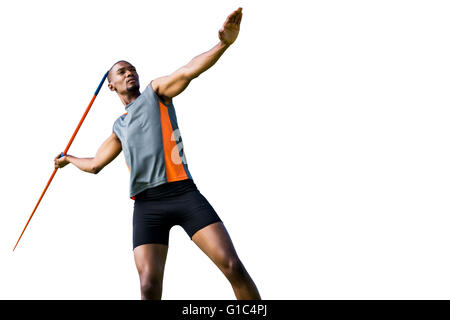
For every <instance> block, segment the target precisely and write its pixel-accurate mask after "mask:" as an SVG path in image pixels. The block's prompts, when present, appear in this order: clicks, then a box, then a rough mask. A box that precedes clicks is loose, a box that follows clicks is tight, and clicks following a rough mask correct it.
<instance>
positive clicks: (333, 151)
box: [0, 0, 450, 299]
mask: <svg viewBox="0 0 450 320" xmlns="http://www.w3.org/2000/svg"><path fill="white" fill-rule="evenodd" d="M239 6H241V7H243V19H242V23H241V33H240V35H239V38H238V39H237V41H236V42H235V44H234V45H233V46H232V47H231V48H230V49H229V50H228V51H227V52H226V53H225V54H224V56H223V57H222V58H221V59H220V60H219V62H218V63H217V64H216V65H215V66H213V67H212V68H211V69H210V70H208V71H207V72H206V73H204V74H202V75H201V76H200V77H199V78H197V79H195V80H194V81H193V82H192V83H191V84H190V86H189V87H188V88H187V89H186V91H185V92H183V93H182V94H181V95H180V96H178V97H176V98H175V99H174V105H175V107H176V111H177V117H178V122H179V127H180V131H181V134H182V137H183V143H184V150H185V152H186V158H187V162H188V165H189V169H190V172H191V173H192V175H193V177H194V181H195V182H196V184H197V186H198V188H199V190H200V191H201V192H202V193H203V194H204V195H205V197H206V198H207V199H208V200H209V202H210V203H211V204H212V205H213V207H214V208H215V209H216V211H217V212H218V213H219V215H220V216H221V218H222V219H223V221H224V222H225V225H226V226H227V228H228V231H229V233H230V235H231V237H232V239H233V242H234V244H235V247H236V249H237V252H238V254H239V256H240V258H241V259H242V261H243V262H244V265H245V266H246V268H247V270H248V271H249V272H250V274H251V275H252V277H253V279H254V281H255V283H256V284H257V286H258V288H259V290H260V293H261V296H262V297H263V298H264V299H450V273H449V272H448V270H449V269H450V257H449V254H448V252H449V250H448V247H449V244H450V232H449V231H448V230H449V225H450V216H449V210H450V203H449V197H448V195H449V192H450V184H449V181H450V170H449V163H450V152H449V148H448V145H449V138H450V135H449V134H450V126H449V125H448V122H449V116H450V109H449V102H450V101H449V97H450V95H449V89H448V88H449V85H450V63H449V59H450V45H449V30H450V20H449V18H448V17H449V14H450V5H449V4H448V2H446V1H276V2H275V1H270V2H269V1H244V0H242V1H235V0H233V1H220V2H219V1H148V0H147V1H131V0H129V1H126V2H124V1H77V2H76V3H75V2H72V3H70V4H69V3H67V2H61V1H39V2H37V1H8V2H2V3H1V4H0V12H1V18H0V29H1V30H2V33H1V37H0V39H1V40H0V41H1V48H2V49H1V51H0V57H1V70H2V72H1V77H0V90H1V105H2V107H3V110H2V124H1V126H0V137H1V139H2V140H1V141H2V149H1V158H0V161H1V163H0V170H1V184H0V187H1V189H0V195H1V201H0V237H1V238H0V298H1V299H139V298H140V294H139V280H138V274H137V271H136V268H135V266H134V260H133V254H132V241H131V231H132V229H131V219H132V212H133V201H132V200H130V199H129V198H128V188H129V186H128V178H129V177H128V170H127V168H126V165H125V161H124V157H123V155H122V154H121V155H119V157H118V158H117V159H116V160H115V161H114V162H112V163H111V164H110V165H109V166H108V167H106V168H105V169H104V170H103V171H102V172H101V173H99V174H98V175H90V174H87V173H84V172H81V171H79V170H77V169H76V168H75V167H73V166H68V167H66V168H64V169H62V170H59V171H58V172H57V174H56V176H55V178H54V180H53V182H52V184H51V186H50V188H49V189H48V191H47V194H46V195H45V197H44V199H43V201H42V202H41V204H40V206H39V208H38V210H37V211H36V214H35V215H34V217H33V219H32V220H31V223H30V225H29V226H28V229H27V231H26V232H25V234H24V236H23V238H22V240H21V242H20V243H19V246H18V247H17V249H16V251H15V252H14V253H13V252H12V248H13V246H14V244H15V242H16V240H17V238H18V236H19V234H20V232H21V231H22V229H23V227H24V225H25V223H26V221H27V219H28V217H29V215H30V214H31V211H32V209H33V208H34V206H35V204H36V202H37V200H38V198H39V196H40V194H41V192H42V190H43V188H44V186H45V184H46V182H47V180H48V179H49V177H50V175H51V173H52V171H53V158H54V156H55V155H56V154H57V153H58V152H61V151H62V150H64V148H65V146H66V144H67V143H68V141H69V138H70V137H71V135H72V133H73V131H74V129H75V127H76V125H77V123H78V121H79V119H80V118H81V116H82V114H83V112H84V110H85V108H86V106H87V104H88V103H89V101H90V99H91V97H92V94H93V93H94V91H95V89H96V87H97V85H98V83H99V82H100V80H101V78H102V76H103V74H104V73H105V72H106V70H107V69H108V68H109V67H110V66H111V65H112V63H114V62H115V61H117V60H119V59H125V60H129V61H130V62H132V63H133V64H134V65H135V66H136V67H137V70H138V72H139V74H140V80H141V87H142V89H143V88H144V86H145V85H146V84H148V83H149V82H150V81H151V80H152V79H154V78H156V77H160V76H164V75H167V74H169V73H171V72H173V71H174V70H176V69H177V68H179V67H181V66H182V65H184V64H186V63H188V62H189V61H190V59H191V58H193V57H194V56H196V55H198V54H201V53H203V52H205V51H207V50H209V49H210V48H212V47H213V46H214V45H215V44H216V43H217V42H218V36H217V32H218V30H219V29H220V27H221V26H222V24H223V22H224V21H225V18H226V17H227V15H228V14H229V13H231V12H232V11H233V10H234V9H236V8H238V7H239ZM123 112H124V106H123V105H122V104H121V103H120V100H119V99H118V97H117V96H116V95H115V94H114V93H113V92H110V91H109V90H108V89H107V87H106V85H105V86H104V87H103V89H102V91H101V92H100V94H99V96H98V98H97V100H96V102H95V103H94V106H93V107H92V109H91V111H90V113H89V115H88V117H87V118H86V121H85V122H84V124H83V126H82V128H81V130H80V131H79V133H78V135H77V137H76V139H75V141H74V143H73V145H72V147H71V149H70V151H69V154H73V155H75V156H79V157H90V156H93V155H94V154H95V152H96V150H97V148H98V147H99V146H100V144H101V143H102V142H103V141H104V140H105V139H106V138H107V137H108V135H109V134H110V133H111V130H112V124H113V122H114V120H115V119H116V118H117V117H118V116H119V115H121V114H122V113H123ZM170 236H171V238H170V244H169V254H168V258H167V265H166V272H165V278H164V290H163V299H233V298H234V295H233V291H232V289H231V287H230V285H229V284H228V282H227V280H226V278H225V277H224V276H223V275H222V274H221V273H220V271H219V270H218V269H217V268H216V267H215V266H214V265H213V263H212V262H210V261H209V260H208V258H207V257H206V256H205V255H204V254H203V253H202V252H201V251H200V250H199V249H198V248H197V247H196V246H195V245H194V243H193V242H191V241H190V240H189V238H188V236H187V235H186V234H185V233H184V231H183V229H181V227H178V226H177V227H174V228H173V229H172V231H171V234H170Z"/></svg>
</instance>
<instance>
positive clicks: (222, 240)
mask: <svg viewBox="0 0 450 320" xmlns="http://www.w3.org/2000/svg"><path fill="white" fill-rule="evenodd" d="M241 18H242V8H238V9H237V10H235V11H234V12H232V13H231V14H230V15H229V16H228V17H227V19H226V21H225V23H224V25H223V27H222V28H221V29H220V30H219V40H220V42H219V43H218V44H216V45H215V46H214V47H213V48H212V49H211V50H209V51H207V52H205V53H203V54H201V55H198V56H196V57H195V58H193V59H192V60H191V61H190V62H189V63H188V64H187V65H185V66H183V67H181V68H179V69H178V70H176V71H175V72H173V73H172V74H170V75H168V76H164V77H161V78H157V79H154V80H153V81H151V82H150V84H149V85H148V86H147V87H146V88H145V90H144V91H143V92H142V93H141V92H140V84H139V76H138V74H137V72H136V69H135V67H134V66H133V65H132V64H130V63H129V62H127V61H123V60H121V61H118V62H116V63H115V64H114V65H113V66H112V67H111V69H110V70H109V73H108V82H109V84H108V87H109V89H110V90H112V91H115V92H116V93H117V95H118V96H119V98H120V100H121V101H122V103H123V104H124V105H125V109H126V113H125V114H123V115H122V116H120V117H119V118H118V119H117V120H116V121H115V123H114V125H113V132H112V134H111V135H110V136H109V138H108V139H106V141H105V142H104V143H103V144H102V145H101V146H100V148H99V149H98V151H97V153H96V155H95V157H93V158H77V157H74V156H72V155H66V156H64V157H61V158H60V156H59V155H58V156H57V157H56V158H55V159H54V162H55V168H63V167H64V166H66V165H67V164H69V163H72V164H73V165H75V166H76V167H78V168H79V169H80V170H83V171H86V172H89V173H94V174H97V173H98V172H100V171H101V170H102V169H103V168H104V167H105V166H106V165H107V164H109V163H110V162H111V161H112V160H114V159H115V158H116V157H117V156H118V155H119V153H120V152H121V151H122V150H123V151H124V156H125V160H126V163H127V166H128V169H129V170H130V197H131V198H132V199H134V200H135V202H134V211H133V252H134V259H135V263H136V267H137V270H138V273H139V279H140V288H141V299H161V295H162V287H163V275H164V266H165V261H166V257H167V250H168V242H169V231H170V229H171V228H172V226H174V225H180V226H181V227H182V228H183V229H184V230H185V231H186V233H187V234H188V235H189V237H190V238H191V240H192V241H193V242H194V243H195V244H196V245H197V246H198V247H199V248H200V249H201V250H202V251H203V252H204V253H205V254H206V255H207V256H208V257H209V258H210V259H211V260H212V261H213V262H214V263H215V264H216V265H217V267H218V268H219V269H220V270H221V271H222V272H223V274H224V275H225V276H226V278H227V279H228V280H229V282H230V284H231V286H232V288H233V290H234V294H235V296H236V298H237V299H252V300H258V299H261V297H260V295H259V293H258V289H257V288H256V286H255V284H254V282H253V280H252V279H251V277H250V275H249V274H248V272H247V271H246V269H245V267H244V265H243V264H242V262H241V260H240V259H239V257H238V255H237V253H236V250H235V248H234V246H233V243H232V241H231V239H230V236H229V234H228V232H227V230H226V228H225V226H224V224H223V222H222V221H221V219H220V218H219V216H218V215H217V213H216V212H215V210H214V209H213V207H212V206H211V205H210V204H209V202H208V201H207V200H206V198H205V197H204V196H203V195H202V194H201V193H200V192H199V190H198V189H197V187H196V185H195V183H194V181H193V179H192V176H191V174H190V172H189V169H188V166H187V162H186V157H185V154H184V150H183V144H182V139H181V134H180V130H179V129H178V124H177V118H176V114H175V109H174V105H173V103H172V98H173V97H175V96H177V95H179V94H180V93H181V92H183V90H184V89H186V87H187V86H188V85H189V83H190V81H191V80H192V79H195V78H196V77H198V76H199V75H200V74H201V73H203V72H205V71H206V70H208V69H209V68H210V67H211V66H213V65H214V64H215V63H216V61H217V60H218V59H219V58H220V57H221V56H222V54H223V53H224V52H225V50H226V49H227V48H228V47H229V46H230V45H231V44H232V43H233V42H234V41H235V40H236V38H237V36H238V34H239V28H240V22H241Z"/></svg>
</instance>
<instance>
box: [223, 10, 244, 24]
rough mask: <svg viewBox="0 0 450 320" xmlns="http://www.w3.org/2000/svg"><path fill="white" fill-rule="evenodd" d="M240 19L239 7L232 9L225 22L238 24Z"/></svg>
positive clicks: (240, 11)
mask: <svg viewBox="0 0 450 320" xmlns="http://www.w3.org/2000/svg"><path fill="white" fill-rule="evenodd" d="M241 19H242V8H241V7H239V8H238V9H237V10H235V11H233V12H232V13H231V14H230V15H229V16H228V17H227V20H226V21H225V24H229V23H232V24H237V25H239V24H240V23H241Z"/></svg>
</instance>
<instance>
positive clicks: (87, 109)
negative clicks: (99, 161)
mask: <svg viewBox="0 0 450 320" xmlns="http://www.w3.org/2000/svg"><path fill="white" fill-rule="evenodd" d="M107 76H108V72H106V73H105V75H104V76H103V78H102V81H100V84H99V85H98V87H97V90H95V93H94V96H93V97H92V99H91V102H89V105H88V106H87V108H86V111H85V112H84V114H83V116H82V117H81V120H80V122H79V123H78V126H77V128H76V129H75V132H74V133H73V135H72V138H70V141H69V143H68V144H67V147H66V149H65V150H64V152H61V155H60V157H63V156H65V155H66V154H67V151H69V148H70V145H71V144H72V142H73V139H75V136H76V135H77V133H78V130H80V127H81V125H82V124H83V121H84V118H86V116H87V114H88V112H89V110H90V109H91V107H92V104H93V103H94V100H95V98H97V95H98V93H99V92H100V89H101V87H102V85H103V82H105V79H106V77H107ZM56 171H58V168H55V170H53V173H52V175H51V176H50V179H49V180H48V182H47V185H46V186H45V188H44V191H42V194H41V196H40V197H39V200H38V202H37V203H36V206H35V207H34V210H33V212H32V213H31V215H30V217H29V218H28V221H27V223H26V224H25V227H24V228H23V230H22V233H21V234H20V237H19V239H18V240H17V242H16V245H15V246H14V249H13V251H14V250H15V249H16V247H17V245H18V244H19V241H20V238H22V236H23V233H24V232H25V229H26V228H27V227H28V224H29V223H30V220H31V218H32V217H33V215H34V213H35V211H36V209H37V207H38V206H39V203H40V202H41V200H42V198H43V197H44V194H45V192H46V191H47V189H48V186H49V185H50V183H51V182H52V180H53V177H54V176H55V174H56Z"/></svg>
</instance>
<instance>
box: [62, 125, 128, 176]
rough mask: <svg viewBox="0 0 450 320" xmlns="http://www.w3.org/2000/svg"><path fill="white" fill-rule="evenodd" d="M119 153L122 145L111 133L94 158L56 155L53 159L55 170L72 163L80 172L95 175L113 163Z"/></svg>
mask: <svg viewBox="0 0 450 320" xmlns="http://www.w3.org/2000/svg"><path fill="white" fill-rule="evenodd" d="M120 151H122V144H121V143H120V140H119V138H117V136H116V134H115V133H112V134H111V135H110V136H109V137H108V139H106V140H105V142H103V144H102V145H101V146H100V148H99V149H98V151H97V153H96V154H95V157H94V158H77V157H74V156H71V155H66V156H65V157H61V158H59V155H58V156H56V158H55V168H63V167H65V166H66V165H67V164H69V163H72V164H73V165H75V166H76V167H77V168H78V169H80V170H82V171H85V172H89V173H94V174H97V173H99V172H100V170H102V169H103V168H104V167H105V166H106V165H107V164H109V163H110V162H111V161H113V160H114V159H115V158H116V157H117V156H118V155H119V153H120Z"/></svg>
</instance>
